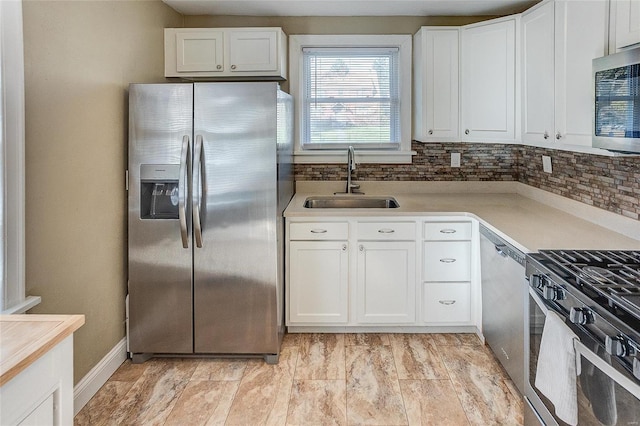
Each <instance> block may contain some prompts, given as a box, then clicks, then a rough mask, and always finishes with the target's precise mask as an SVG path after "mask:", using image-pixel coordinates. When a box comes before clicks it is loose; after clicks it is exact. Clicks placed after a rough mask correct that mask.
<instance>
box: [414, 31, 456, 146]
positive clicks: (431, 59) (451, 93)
mask: <svg viewBox="0 0 640 426" xmlns="http://www.w3.org/2000/svg"><path fill="white" fill-rule="evenodd" d="M414 39H415V41H416V43H415V49H416V52H415V67H416V75H415V76H414V83H415V90H416V95H415V120H414V126H415V128H414V137H415V138H416V139H418V140H420V141H429V140H437V141H459V140H460V135H459V127H460V123H459V119H458V101H459V94H458V91H459V90H458V87H459V72H458V63H459V54H458V50H459V49H458V44H459V41H458V39H459V30H458V29H457V28H455V29H451V28H447V29H437V28H423V29H421V30H420V32H419V33H418V34H416V36H415V38H414Z"/></svg>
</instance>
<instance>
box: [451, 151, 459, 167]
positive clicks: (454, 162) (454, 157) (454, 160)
mask: <svg viewBox="0 0 640 426" xmlns="http://www.w3.org/2000/svg"><path fill="white" fill-rule="evenodd" d="M451 167H460V153H459V152H452V153H451Z"/></svg>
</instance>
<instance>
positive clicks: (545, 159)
mask: <svg viewBox="0 0 640 426" xmlns="http://www.w3.org/2000/svg"><path fill="white" fill-rule="evenodd" d="M542 171H544V172H545V173H552V172H553V168H552V167H551V157H549V156H548V155H543V156H542Z"/></svg>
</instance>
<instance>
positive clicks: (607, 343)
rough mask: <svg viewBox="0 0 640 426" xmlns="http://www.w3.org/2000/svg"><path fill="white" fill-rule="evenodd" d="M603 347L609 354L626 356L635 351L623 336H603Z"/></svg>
mask: <svg viewBox="0 0 640 426" xmlns="http://www.w3.org/2000/svg"><path fill="white" fill-rule="evenodd" d="M604 347H605V349H606V351H607V353H608V354H609V355H615V356H628V355H633V354H634V353H635V351H634V349H633V347H632V346H631V345H630V344H629V341H628V340H627V339H626V337H624V336H607V337H605V338H604Z"/></svg>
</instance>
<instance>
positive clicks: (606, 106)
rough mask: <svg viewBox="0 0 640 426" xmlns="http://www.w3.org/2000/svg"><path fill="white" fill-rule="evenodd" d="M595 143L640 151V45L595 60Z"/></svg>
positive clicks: (634, 151) (595, 144)
mask: <svg viewBox="0 0 640 426" xmlns="http://www.w3.org/2000/svg"><path fill="white" fill-rule="evenodd" d="M593 90H594V109H593V120H592V121H593V146H594V147H597V148H605V149H609V150H612V151H623V152H632V153H640V47H638V48H635V49H630V50H627V51H623V52H620V53H615V54H613V55H609V56H604V57H602V58H596V59H594V60H593Z"/></svg>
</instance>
